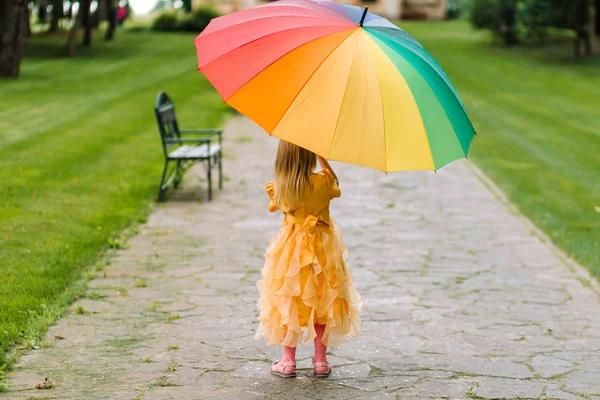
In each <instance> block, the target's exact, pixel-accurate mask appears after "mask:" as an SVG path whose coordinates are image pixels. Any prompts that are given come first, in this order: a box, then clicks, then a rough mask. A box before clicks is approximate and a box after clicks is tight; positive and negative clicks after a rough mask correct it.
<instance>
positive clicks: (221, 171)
mask: <svg viewBox="0 0 600 400" xmlns="http://www.w3.org/2000/svg"><path fill="white" fill-rule="evenodd" d="M221 160H222V157H221V152H219V189H223V162H222V161H221Z"/></svg>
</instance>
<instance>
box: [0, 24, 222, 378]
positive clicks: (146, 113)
mask: <svg viewBox="0 0 600 400" xmlns="http://www.w3.org/2000/svg"><path fill="white" fill-rule="evenodd" d="M100 36H101V35H97V39H96V40H95V42H94V43H93V46H92V47H91V48H90V49H82V48H80V49H78V53H77V56H76V57H75V58H72V59H68V58H64V57H62V54H63V53H64V48H63V46H64V42H65V38H64V37H33V38H32V39H30V40H29V41H28V43H27V47H26V57H25V59H24V61H23V64H22V72H21V77H20V78H19V79H16V80H9V81H0V93H2V96H0V132H1V135H0V367H1V366H2V365H3V364H6V363H7V362H8V361H9V360H8V358H7V351H9V350H10V349H11V348H12V347H13V346H14V345H15V344H19V345H23V346H31V345H33V344H34V343H35V340H37V339H39V338H40V336H41V335H42V334H43V333H44V332H45V330H46V328H47V327H48V326H49V325H50V324H51V323H53V322H54V320H55V319H56V318H57V317H58V316H59V315H60V314H61V311H62V310H63V309H64V306H65V305H67V304H68V303H70V302H72V301H73V300H74V298H75V297H76V296H78V295H80V294H81V285H76V284H75V283H76V282H78V281H79V280H80V279H81V278H82V273H83V272H84V271H85V270H86V268H88V267H89V266H91V265H93V264H94V263H95V262H96V261H97V260H98V257H99V255H100V254H101V253H102V251H103V250H105V249H107V248H108V247H109V243H110V242H111V240H112V239H114V238H115V237H118V236H119V235H120V234H121V232H122V231H123V230H124V228H126V227H127V226H129V225H131V224H132V223H134V222H135V221H136V220H143V219H144V217H145V215H146V214H147V212H148V210H149V206H150V205H151V204H152V203H153V202H154V200H155V198H156V194H157V188H158V183H159V180H160V174H161V171H162V164H163V155H162V149H161V144H160V139H159V135H158V130H157V127H156V122H155V117H154V111H153V107H154V102H155V98H156V94H157V92H158V91H159V90H165V91H167V92H168V93H169V94H170V95H171V97H172V98H173V99H174V100H175V102H176V106H177V111H178V117H179V119H180V125H181V126H182V128H186V127H189V128H201V127H216V126H220V125H221V124H222V123H223V120H224V116H225V113H226V106H224V105H223V103H222V101H221V99H220V98H219V97H218V95H217V94H216V92H214V91H213V90H212V89H211V87H210V85H209V84H208V82H207V81H205V80H204V79H203V78H202V77H201V75H200V73H199V72H197V71H196V57H195V49H194V46H193V35H178V34H166V35H165V34H162V35H161V34H155V33H150V32H143V33H131V32H122V31H119V32H118V33H117V37H116V40H115V41H114V42H112V43H107V42H105V41H104V40H102V39H101V38H100ZM0 373H1V368H0Z"/></svg>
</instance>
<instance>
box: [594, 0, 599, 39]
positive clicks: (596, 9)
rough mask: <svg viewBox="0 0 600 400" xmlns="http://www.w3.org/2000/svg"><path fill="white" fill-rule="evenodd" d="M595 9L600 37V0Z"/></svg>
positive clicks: (597, 30)
mask: <svg viewBox="0 0 600 400" xmlns="http://www.w3.org/2000/svg"><path fill="white" fill-rule="evenodd" d="M594 9H595V10H594V11H595V12H596V36H598V37H600V0H596V4H595V7H594Z"/></svg>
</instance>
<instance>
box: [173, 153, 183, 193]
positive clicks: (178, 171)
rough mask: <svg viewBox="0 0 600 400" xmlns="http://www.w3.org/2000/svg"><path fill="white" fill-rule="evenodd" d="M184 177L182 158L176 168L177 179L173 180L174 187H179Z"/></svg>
mask: <svg viewBox="0 0 600 400" xmlns="http://www.w3.org/2000/svg"><path fill="white" fill-rule="evenodd" d="M182 178H183V167H182V166H181V160H177V169H176V170H175V180H174V181H173V187H174V188H175V189H177V188H178V187H179V184H180V183H181V179H182Z"/></svg>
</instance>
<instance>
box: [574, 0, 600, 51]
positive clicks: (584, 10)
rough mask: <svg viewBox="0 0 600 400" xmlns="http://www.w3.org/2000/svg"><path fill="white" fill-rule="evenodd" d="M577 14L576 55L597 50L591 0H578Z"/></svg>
mask: <svg viewBox="0 0 600 400" xmlns="http://www.w3.org/2000/svg"><path fill="white" fill-rule="evenodd" d="M575 14H576V16H575V57H581V55H582V50H583V54H585V55H587V56H590V55H592V54H594V53H595V52H596V33H595V29H594V19H593V18H592V3H591V1H590V0H578V1H577V10H576V13H575Z"/></svg>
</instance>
